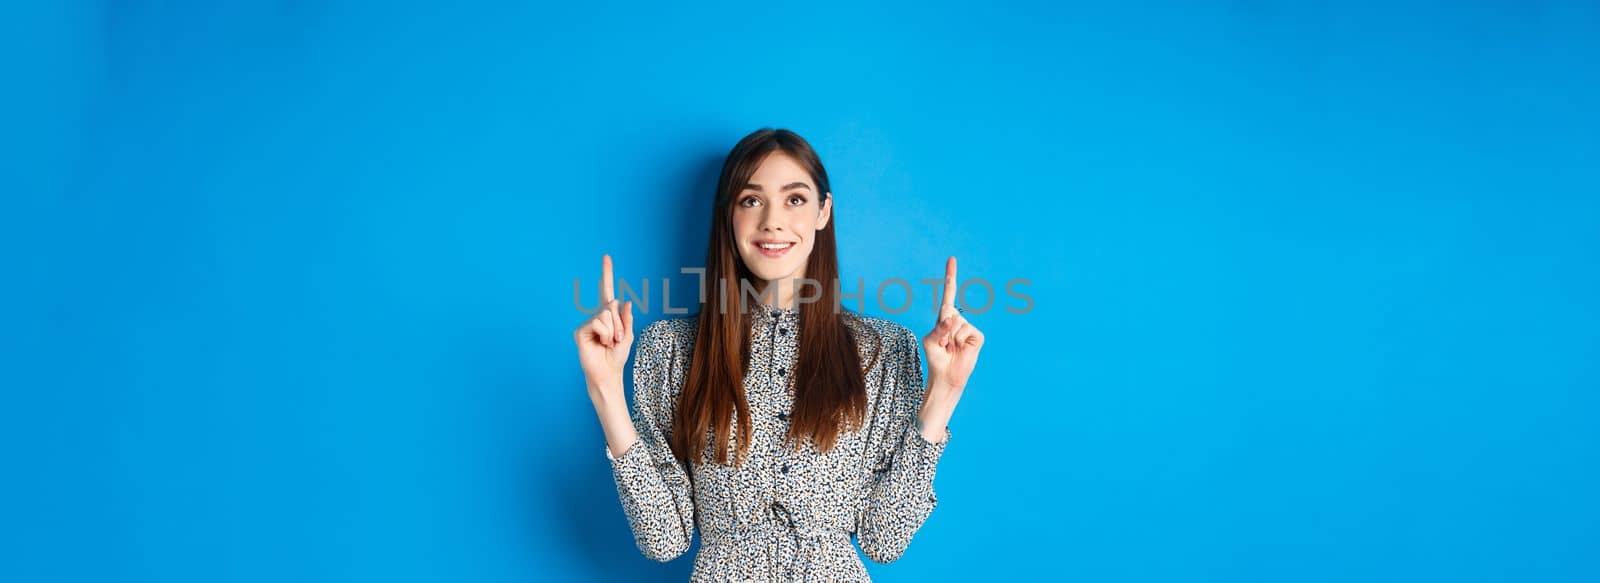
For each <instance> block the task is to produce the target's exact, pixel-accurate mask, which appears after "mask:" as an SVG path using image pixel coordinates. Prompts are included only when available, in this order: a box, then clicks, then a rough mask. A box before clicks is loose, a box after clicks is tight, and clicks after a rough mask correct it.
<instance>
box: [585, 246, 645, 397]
mask: <svg viewBox="0 0 1600 583" xmlns="http://www.w3.org/2000/svg"><path fill="white" fill-rule="evenodd" d="M572 337H573V340H574V341H576V342H577V344H578V364H579V365H581V366H582V367H583V376H584V380H585V381H587V383H588V385H589V393H590V396H591V397H597V396H598V397H604V399H603V400H606V401H613V402H621V401H622V399H623V394H622V368H623V365H626V364H627V363H628V352H629V350H630V349H631V348H632V347H633V302H618V301H617V300H616V298H615V297H614V296H613V290H612V285H611V256H610V255H604V256H602V257H601V258H600V311H598V312H595V314H594V316H592V317H590V318H589V319H588V320H587V321H585V322H584V323H583V325H582V326H578V329H577V330H575V331H573V333H572ZM596 392H599V393H601V394H599V395H597V394H596ZM613 393H614V394H613Z"/></svg>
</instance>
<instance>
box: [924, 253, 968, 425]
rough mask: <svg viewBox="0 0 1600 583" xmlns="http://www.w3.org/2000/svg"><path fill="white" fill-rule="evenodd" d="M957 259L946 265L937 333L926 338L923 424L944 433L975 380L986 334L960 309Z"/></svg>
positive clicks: (952, 258) (935, 330)
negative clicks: (945, 426) (962, 396)
mask: <svg viewBox="0 0 1600 583" xmlns="http://www.w3.org/2000/svg"><path fill="white" fill-rule="evenodd" d="M956 290H957V288H956V258H955V257H951V258H950V259H948V260H946V261H945V264H944V299H943V301H942V302H941V303H940V306H939V321H938V323H937V324H936V325H935V326H934V328H933V331H932V332H929V333H928V335H927V336H924V337H923V338H922V350H923V351H925V352H927V353H928V395H927V397H926V399H925V401H924V403H923V413H922V415H921V418H922V421H923V423H924V424H925V425H934V426H935V427H938V428H940V431H941V432H942V431H943V423H942V422H941V420H940V418H941V417H942V418H943V421H948V420H949V415H950V412H951V411H953V410H954V409H955V403H956V401H957V400H959V399H960V398H961V391H962V390H963V389H965V388H966V386H967V379H969V378H971V377H972V369H973V367H974V366H977V364H978V351H980V350H982V349H983V332H981V331H979V330H978V327H977V326H973V325H972V323H971V322H968V321H967V319H966V317H964V316H962V315H961V311H960V310H957V309H956Z"/></svg>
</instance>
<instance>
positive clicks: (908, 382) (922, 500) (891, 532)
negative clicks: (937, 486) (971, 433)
mask: <svg viewBox="0 0 1600 583" xmlns="http://www.w3.org/2000/svg"><path fill="white" fill-rule="evenodd" d="M919 347H920V343H919V341H918V339H917V337H916V335H915V334H913V333H912V332H911V331H910V330H908V329H905V328H903V327H902V328H899V329H898V330H897V334H896V337H895V338H893V339H891V340H890V341H889V342H887V343H886V344H885V348H886V349H887V352H886V353H885V355H884V357H885V359H886V360H885V362H884V369H883V377H882V383H883V386H882V388H881V389H880V392H879V395H878V399H879V401H880V402H879V404H878V406H877V408H876V410H875V412H874V415H873V427H872V428H871V429H870V431H871V432H872V434H871V436H870V437H869V439H868V442H869V445H870V447H872V448H873V449H872V451H871V452H870V453H869V456H868V458H869V460H870V463H871V464H872V472H873V474H872V479H871V482H870V483H869V484H868V487H867V489H866V498H865V499H864V500H863V501H862V504H861V511H860V514H859V518H858V522H857V525H856V540H857V542H858V543H859V544H860V545H861V551H862V552H863V553H865V554H866V555H867V558H870V559H872V560H873V561H876V562H878V563H888V562H890V561H894V560H895V559H898V558H900V555H901V554H902V553H904V552H905V550H906V546H907V545H909V544H911V536H912V535H913V534H916V532H917V530H918V529H920V528H921V527H922V523H923V522H925V521H926V520H927V519H928V516H929V515H930V514H932V513H933V509H934V506H936V505H937V504H938V500H937V498H936V497H935V496H934V492H933V474H934V469H935V468H936V467H937V466H938V463H939V458H940V456H941V455H942V454H943V453H944V448H945V444H947V443H949V441H950V432H949V430H948V429H946V431H945V436H944V439H942V440H940V441H939V442H938V443H930V442H928V440H927V439H925V438H923V437H922V434H921V433H920V432H918V431H917V430H916V425H915V423H914V422H913V421H914V419H915V418H916V415H917V411H918V410H920V409H921V408H922V399H923V395H924V394H925V391H926V386H924V382H923V374H922V358H921V355H920V353H919V352H918V348H919Z"/></svg>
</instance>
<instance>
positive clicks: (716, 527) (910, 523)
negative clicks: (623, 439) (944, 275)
mask: <svg viewBox="0 0 1600 583" xmlns="http://www.w3.org/2000/svg"><path fill="white" fill-rule="evenodd" d="M752 309H753V310H754V313H753V314H752V317H751V330H750V334H751V339H750V358H751V362H750V366H749V372H748V374H747V375H746V376H745V380H744V386H745V393H746V398H747V399H748V401H749V408H750V415H751V417H752V419H751V427H752V432H753V439H752V440H751V444H750V452H749V455H748V457H747V458H746V459H745V461H744V463H743V464H741V465H732V463H731V462H732V456H731V455H730V456H729V463H728V464H715V463H713V462H712V458H711V456H712V452H711V451H710V450H711V448H709V447H708V448H706V451H705V452H704V454H703V455H702V457H701V460H699V462H697V463H694V464H691V465H692V467H689V468H685V467H683V465H682V464H680V463H679V462H678V461H677V459H676V458H675V457H673V455H672V451H671V450H670V449H669V446H668V445H667V443H668V442H667V436H668V435H670V434H671V431H672V413H673V408H674V407H675V406H676V404H677V398H678V394H679V392H680V390H681V388H682V385H683V382H684V378H685V377H686V376H687V374H688V368H689V362H690V358H689V355H690V353H691V351H692V350H693V348H694V341H695V335H696V318H697V316H688V317H682V318H670V319H666V320H660V321H657V322H655V323H653V324H651V325H649V326H647V327H646V328H645V330H644V332H643V333H642V334H641V335H640V337H639V341H638V347H637V350H638V355H637V357H636V360H635V361H634V397H633V398H634V401H633V408H632V419H633V424H634V428H635V429H636V430H637V431H638V433H639V440H638V441H636V442H635V443H634V445H632V446H630V447H629V448H628V450H627V451H625V452H623V453H622V454H621V455H613V453H612V452H611V450H610V449H609V448H603V449H605V454H606V457H607V458H608V459H610V460H611V466H612V477H613V478H614V479H615V481H616V485H617V496H618V497H619V498H620V499H621V502H622V508H623V511H624V513H625V514H626V515H627V517H628V524H629V526H630V527H631V528H632V529H633V534H634V539H635V542H636V543H637V544H638V546H639V550H640V551H641V552H643V553H644V555H645V556H646V557H649V558H651V559H655V560H657V561H669V560H672V559H674V558H676V557H678V556H680V555H682V554H683V553H684V552H685V551H687V550H688V548H689V541H690V538H691V537H692V536H693V534H694V533H695V532H696V530H697V529H698V531H699V533H700V537H701V544H700V551H699V553H698V554H697V555H696V556H695V559H694V571H693V575H692V576H691V579H690V580H691V581H869V580H870V579H869V578H868V576H867V571H866V567H865V565H864V564H863V563H862V562H861V558H860V556H859V555H858V554H857V553H856V549H855V548H854V547H853V546H852V544H851V540H852V535H853V537H854V541H855V542H856V544H859V545H860V548H861V552H862V553H865V554H866V555H867V557H868V558H869V559H871V560H873V561H876V562H879V563H888V562H890V561H893V560H895V559H897V558H899V557H900V555H901V554H902V553H904V552H905V550H906V546H907V545H909V544H910V543H911V537H912V535H913V534H915V533H916V532H917V530H918V529H919V528H920V527H921V526H922V524H923V522H924V521H926V520H927V518H928V516H929V515H930V514H931V513H932V512H933V509H934V507H935V506H936V505H937V504H938V500H937V498H936V497H935V496H934V492H933V475H934V469H935V468H936V467H937V466H938V463H939V457H940V455H941V454H942V453H943V451H944V448H945V444H946V443H948V442H949V440H950V431H949V429H948V428H946V429H945V433H944V437H943V439H941V440H940V441H939V442H938V443H932V442H929V441H928V440H927V439H925V438H923V437H922V434H921V433H920V432H918V431H917V429H916V424H915V423H914V422H913V419H914V418H915V416H916V414H917V411H918V410H919V409H920V408H921V406H922V398H923V394H924V391H925V387H924V385H923V372H922V360H921V357H920V355H919V353H918V349H919V348H920V344H919V341H918V338H917V336H916V335H915V334H913V333H912V332H911V331H910V330H909V329H907V328H906V327H904V326H901V325H899V324H896V323H894V322H891V321H889V320H885V319H881V318H874V317H868V316H863V315H860V314H856V313H854V312H849V311H845V312H842V313H841V318H843V321H844V322H845V324H846V325H847V326H849V327H850V330H851V332H852V335H853V336H854V337H855V338H856V343H857V349H858V352H859V353H860V354H861V362H862V363H873V364H872V368H871V369H869V370H868V371H867V374H866V379H865V380H866V385H867V403H868V409H867V416H866V420H865V423H864V424H863V426H862V427H861V428H860V429H859V430H857V431H854V432H844V433H841V434H840V436H839V439H838V441H837V442H836V443H835V445H834V447H833V448H832V449H830V450H829V451H828V452H826V453H819V452H818V451H817V449H816V447H815V445H814V444H812V443H811V441H810V440H809V439H807V440H805V442H804V446H803V449H800V450H798V451H797V450H795V449H794V448H793V447H792V446H788V445H787V444H785V443H784V437H785V435H787V431H788V428H789V422H788V419H789V412H790V410H791V405H792V404H793V402H794V389H793V387H792V384H791V383H789V382H788V377H789V375H790V373H791V371H792V370H793V367H794V366H795V363H796V362H797V360H798V355H797V352H796V348H797V343H798V340H799V336H800V332H801V331H800V330H798V329H797V324H798V319H799V318H798V316H799V310H798V309H795V308H788V309H779V308H771V307H767V306H757V307H754V308H752ZM875 357H876V360H874V358H875ZM730 451H731V444H730ZM691 473H692V475H693V477H694V479H693V481H692V482H691V480H690V479H689V476H690V475H691Z"/></svg>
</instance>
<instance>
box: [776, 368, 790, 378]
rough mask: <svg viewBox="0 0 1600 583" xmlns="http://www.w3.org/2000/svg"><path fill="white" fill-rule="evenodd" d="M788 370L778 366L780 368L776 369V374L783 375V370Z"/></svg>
mask: <svg viewBox="0 0 1600 583" xmlns="http://www.w3.org/2000/svg"><path fill="white" fill-rule="evenodd" d="M788 370H789V369H784V368H780V369H778V376H780V377H781V376H783V373H784V372H787V371H788Z"/></svg>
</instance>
